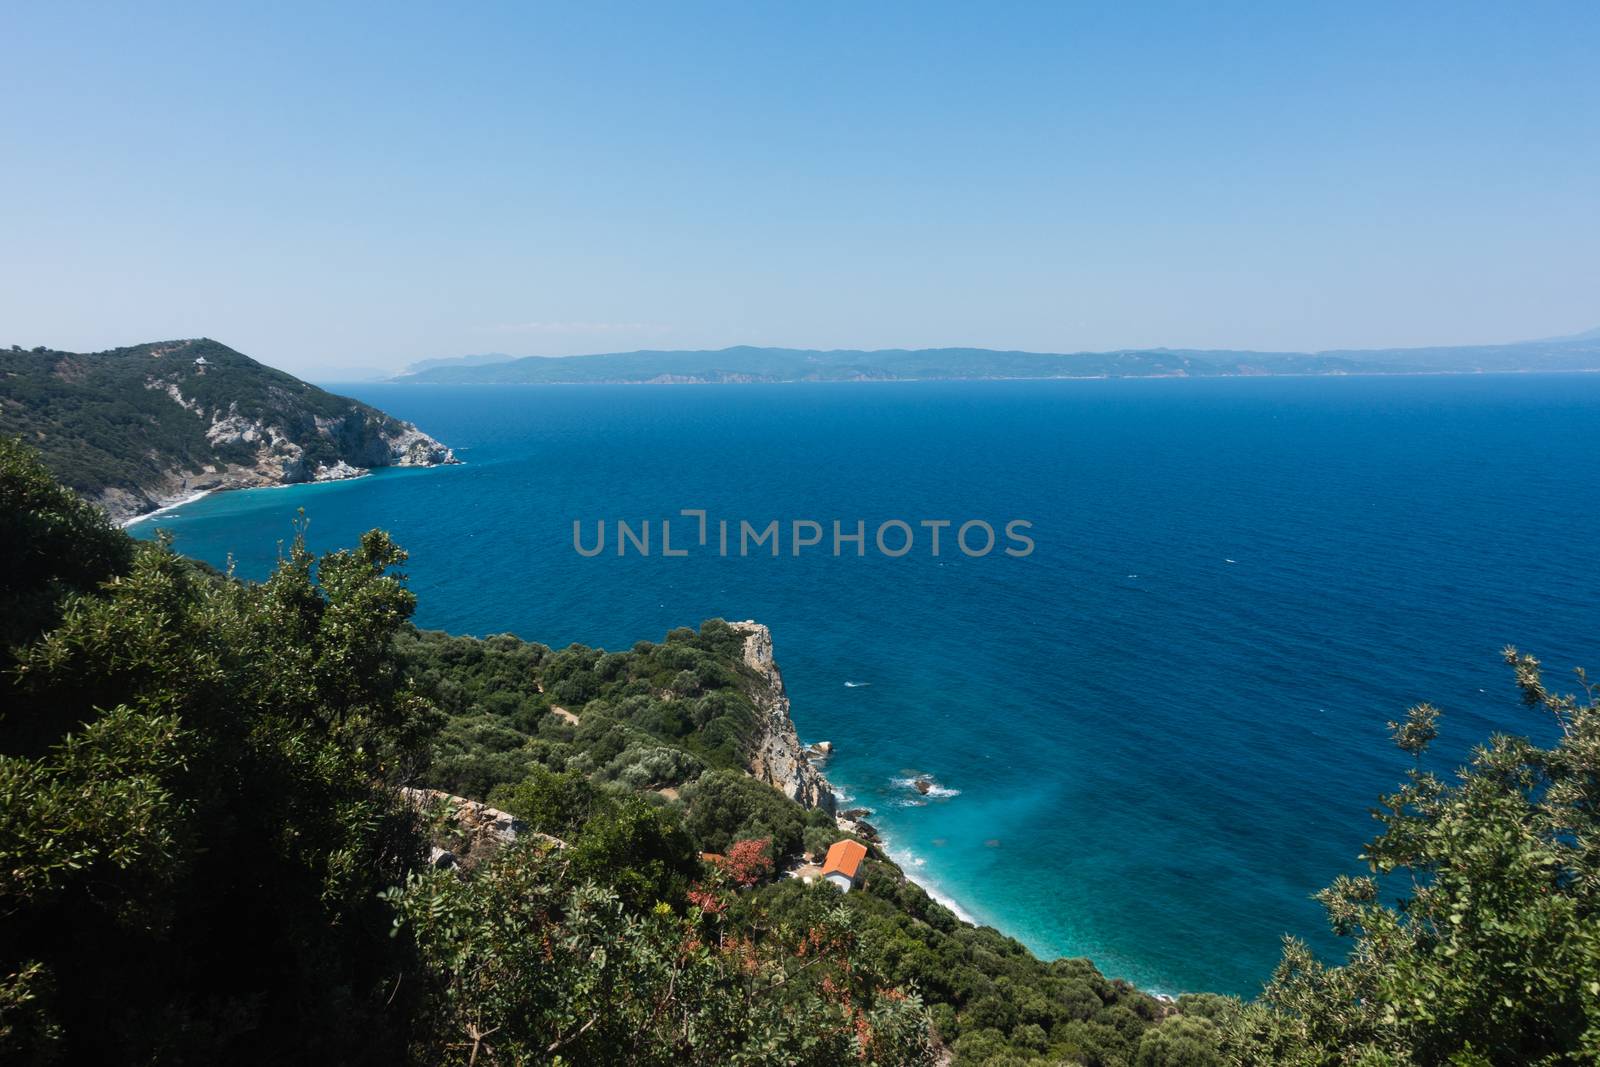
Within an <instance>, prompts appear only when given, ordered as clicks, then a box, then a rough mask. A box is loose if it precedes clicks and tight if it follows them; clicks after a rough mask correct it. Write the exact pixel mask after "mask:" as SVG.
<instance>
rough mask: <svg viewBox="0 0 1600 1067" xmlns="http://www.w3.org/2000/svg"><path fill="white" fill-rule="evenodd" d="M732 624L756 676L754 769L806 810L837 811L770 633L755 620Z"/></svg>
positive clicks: (752, 694)
mask: <svg viewBox="0 0 1600 1067" xmlns="http://www.w3.org/2000/svg"><path fill="white" fill-rule="evenodd" d="M728 625H729V626H730V627H732V628H733V630H734V631H735V632H736V633H740V634H742V635H744V665H745V666H746V667H748V668H749V669H750V671H751V673H752V674H753V676H754V679H753V684H752V685H751V687H750V700H751V702H752V703H753V704H755V707H756V715H757V720H758V721H757V725H756V738H755V743H754V744H753V746H752V748H751V754H750V768H749V769H750V773H751V774H752V775H754V776H755V777H756V778H758V779H760V780H761V781H763V782H766V783H767V784H769V785H771V786H773V787H774V788H776V789H777V790H778V791H779V792H781V793H783V795H784V796H786V797H789V798H790V799H791V800H794V801H797V802H799V803H800V804H801V805H803V806H805V807H807V808H821V809H822V810H823V811H826V812H827V813H828V814H830V815H831V814H833V813H834V810H835V808H836V806H837V801H836V799H835V797H834V794H833V787H832V786H830V785H829V784H828V780H827V779H826V778H824V777H823V776H822V772H820V771H818V770H817V769H816V767H814V766H812V764H811V761H810V759H809V758H807V756H806V752H805V748H804V747H803V746H802V745H801V744H800V735H799V734H798V733H797V732H796V731H795V728H794V720H793V719H792V718H790V716H789V694H788V692H787V690H785V689H784V685H783V674H782V673H781V672H780V671H779V670H778V665H777V663H776V662H774V660H773V658H772V631H771V630H769V629H767V628H766V627H765V626H763V625H762V624H761V623H759V622H755V621H753V620H747V621H745V622H733V623H729V624H728ZM830 748H831V746H830Z"/></svg>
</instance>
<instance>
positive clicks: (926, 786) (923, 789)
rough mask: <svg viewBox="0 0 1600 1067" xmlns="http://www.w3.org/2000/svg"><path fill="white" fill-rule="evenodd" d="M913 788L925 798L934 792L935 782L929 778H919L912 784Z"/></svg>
mask: <svg viewBox="0 0 1600 1067" xmlns="http://www.w3.org/2000/svg"><path fill="white" fill-rule="evenodd" d="M911 788H913V789H915V790H916V791H917V792H919V793H921V794H922V795H923V796H927V795H928V794H929V793H930V792H932V790H933V781H932V780H931V779H928V778H918V779H917V780H916V781H914V782H912V783H911Z"/></svg>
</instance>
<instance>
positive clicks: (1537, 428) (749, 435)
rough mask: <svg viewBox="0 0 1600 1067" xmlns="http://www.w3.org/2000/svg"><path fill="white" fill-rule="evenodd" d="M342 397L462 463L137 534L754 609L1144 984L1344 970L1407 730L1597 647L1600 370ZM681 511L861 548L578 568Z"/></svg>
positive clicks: (293, 492) (970, 854)
mask: <svg viewBox="0 0 1600 1067" xmlns="http://www.w3.org/2000/svg"><path fill="white" fill-rule="evenodd" d="M345 391H347V392H351V393H354V394H355V395H357V396H359V397H360V398H361V399H363V400H367V401H369V402H371V403H374V404H377V405H379V406H381V407H383V408H385V409H386V410H388V411H391V412H393V413H395V414H397V415H401V416H403V417H405V418H409V419H412V420H414V421H416V422H417V423H418V424H419V425H421V426H422V427H423V428H424V429H426V430H428V431H429V432H430V433H433V434H434V435H435V436H437V437H439V438H441V439H442V440H444V441H446V442H448V443H449V444H451V445H453V446H455V447H456V448H457V449H458V451H459V452H460V454H461V455H462V457H463V458H464V459H465V460H466V463H465V464H464V465H462V466H459V467H453V468H444V469H435V470H422V471H388V472H381V473H379V474H377V475H374V476H372V477H370V478H365V479H361V480H358V481H353V482H347V483H337V484H331V485H318V486H302V487H293V488H289V489H276V490H258V491H250V492H238V493H226V494H219V495H216V496H213V497H208V498H206V499H204V500H202V501H199V502H197V503H194V504H191V505H187V506H184V507H182V508H179V509H177V510H176V511H174V512H171V513H168V514H165V515H163V516H161V517H160V518H159V519H157V520H154V521H152V522H146V523H142V524H140V525H139V526H137V527H136V528H135V530H136V532H139V533H141V534H144V535H146V536H148V535H149V534H151V533H152V532H153V531H154V529H156V528H157V527H158V526H159V527H164V528H166V529H169V530H171V531H172V532H173V533H174V534H175V535H176V537H177V545H178V547H179V549H180V550H182V551H185V552H188V553H190V554H192V555H195V556H198V557H200V558H203V559H206V560H209V561H211V562H214V563H218V564H222V563H224V562H226V560H227V559H228V557H229V556H230V554H231V555H232V556H233V557H234V559H235V560H236V562H237V565H238V569H239V572H240V573H241V574H243V575H245V576H249V577H259V576H261V575H262V574H264V573H265V572H266V571H267V569H268V568H269V567H270V566H271V563H272V561H273V559H274V557H275V555H276V552H277V546H278V543H279V542H280V541H282V540H283V539H285V538H287V537H289V536H290V535H291V527H290V523H291V521H292V519H293V516H294V513H295V510H296V509H297V508H302V507H303V508H305V510H306V512H307V514H308V515H309V516H310V518H311V540H312V542H313V544H314V546H316V547H319V548H327V547H333V546H337V545H343V544H348V543H350V542H351V541H352V540H353V539H354V538H355V537H356V536H357V535H358V534H359V532H360V531H362V530H364V529H367V528H369V527H372V526H382V527H385V528H387V529H389V530H391V531H392V532H393V533H394V535H395V536H396V538H397V539H398V540H399V541H400V542H401V543H402V544H403V545H405V546H406V547H407V548H408V549H409V550H410V551H411V553H412V560H411V565H410V574H411V578H412V584H413V587H414V588H415V589H416V591H417V592H418V594H419V597H420V607H419V611H418V622H419V623H420V624H422V625H424V626H429V627H437V628H442V629H446V630H451V631H455V632H465V633H475V634H486V633H492V632H496V631H511V632H514V633H517V634H520V635H521V636H523V637H526V638H530V639H534V640H539V641H543V642H545V643H547V644H551V645H561V644H565V643H567V642H570V641H582V642H585V643H589V644H598V645H603V646H607V647H612V648H620V647H626V646H627V645H630V644H632V643H633V642H634V641H635V640H638V639H640V638H647V637H648V638H658V637H659V636H660V635H661V634H662V633H664V632H665V631H666V630H668V629H670V628H672V627H674V626H678V625H683V624H695V623H698V622H699V621H700V620H701V619H703V618H706V617H709V616H723V617H726V618H730V619H735V618H738V619H742V618H757V619H760V620H762V621H764V622H766V623H768V624H769V625H770V626H771V627H772V629H773V633H774V637H775V641H776V651H777V656H778V660H779V662H780V664H781V665H782V667H783V669H784V674H785V677H786V679H787V681H788V684H789V688H790V692H791V696H792V698H793V702H794V715H795V719H796V721H797V723H798V725H799V728H800V730H801V733H802V736H803V737H805V738H807V739H811V740H815V739H821V738H827V739H830V740H832V741H834V742H835V744H836V745H837V746H838V754H837V755H836V756H835V758H834V760H833V763H832V765H831V766H830V767H829V768H828V771H829V775H830V777H831V778H832V779H833V780H834V781H835V783H836V784H838V785H840V786H841V787H842V788H843V789H845V790H846V791H847V792H849V793H850V794H852V795H853V796H854V801H853V803H855V804H860V805H864V806H867V807H871V808H872V809H873V810H874V815H873V817H872V818H873V821H874V822H875V823H877V824H878V825H879V826H880V827H881V828H882V829H883V830H884V831H885V833H886V834H887V836H888V838H889V840H890V842H891V845H892V847H893V848H894V850H895V851H896V853H897V854H898V855H899V856H900V857H901V858H902V860H903V861H904V862H905V863H906V864H907V866H908V869H910V870H912V871H913V872H914V873H915V874H916V875H917V876H918V877H919V878H920V879H922V880H923V881H924V882H925V883H926V884H928V885H930V887H932V888H933V889H934V890H935V891H937V892H938V893H940V894H942V895H944V896H945V897H947V898H949V899H951V900H953V901H954V902H955V903H956V904H958V905H959V906H960V907H961V908H962V909H963V910H964V911H966V912H967V913H969V914H970V915H972V916H973V917H975V918H976V919H978V920H979V921H983V922H988V923H992V924H994V925H996V926H999V927H1000V928H1001V929H1003V930H1005V931H1006V932H1008V933H1011V934H1014V935H1015V936H1017V937H1020V938H1021V939H1023V940H1024V941H1025V942H1027V943H1028V944H1029V945H1030V947H1032V948H1033V949H1035V950H1036V951H1038V952H1041V953H1043V954H1046V955H1054V954H1071V955H1087V956H1089V957H1091V958H1092V959H1094V960H1095V962H1096V963H1098V964H1099V965H1100V966H1101V967H1103V968H1104V969H1106V970H1107V971H1108V972H1110V973H1112V974H1117V975H1122V976H1125V977H1128V978H1130V979H1133V980H1135V981H1137V982H1140V983H1141V984H1144V985H1146V986H1149V987H1151V988H1155V989H1159V990H1166V991H1173V992H1176V991H1183V990H1197V989H1214V990H1222V991H1228V992H1238V993H1250V992H1253V991H1254V990H1255V989H1256V988H1257V987H1258V986H1259V984H1260V982H1261V981H1262V979H1264V978H1265V977H1266V975H1267V973H1268V971H1269V970H1270V969H1271V967H1272V964H1273V963H1274V962H1275V960H1276V958H1277V954H1278V943H1279V939H1280V937H1281V935H1282V934H1284V933H1286V932H1293V933H1296V934H1299V935H1301V936H1304V937H1307V938H1308V939H1310V940H1311V941H1312V943H1313V945H1314V946H1315V947H1317V948H1318V949H1319V950H1320V951H1323V952H1325V953H1329V954H1333V953H1336V952H1338V950H1339V944H1338V942H1337V941H1336V940H1335V939H1334V938H1332V937H1331V936H1330V935H1328V934H1326V933H1325V932H1324V931H1325V924H1324V922H1323V919H1322V916H1321V912H1320V909H1319V908H1318V907H1317V905H1316V904H1315V903H1314V902H1312V901H1311V900H1310V899H1309V897H1310V894H1311V893H1312V892H1314V891H1315V890H1316V889H1318V888H1320V887H1321V886H1323V885H1324V884H1326V883H1327V882H1328V881H1329V880H1330V879H1331V878H1332V877H1333V876H1334V875H1336V874H1339V873H1341V872H1347V871H1353V870H1355V869H1357V867H1358V862H1357V860H1356V856H1357V854H1358V852H1359V850H1360V846H1361V844H1362V842H1363V841H1364V840H1365V838H1366V837H1367V835H1368V834H1369V833H1370V829H1371V827H1372V823H1371V820H1370V818H1369V816H1368V814H1367V811H1368V808H1369V807H1370V806H1371V805H1372V803H1373V802H1374V800H1375V798H1376V796H1377V794H1378V793H1379V792H1380V791H1381V790H1383V789H1386V788H1389V787H1391V786H1392V785H1393V784H1394V783H1395V782H1397V781H1398V780H1399V779H1400V777H1401V776H1402V774H1403V773H1404V770H1405V767H1406V762H1405V760H1404V759H1403V758H1402V756H1401V755H1400V753H1398V752H1397V751H1395V750H1394V749H1392V748H1391V747H1390V746H1389V745H1388V744H1387V742H1386V733H1385V728H1384V723H1385V721H1386V720H1387V719H1390V718H1395V717H1397V716H1398V715H1399V714H1400V713H1401V712H1402V711H1403V710H1404V708H1405V707H1406V706H1407V705H1408V704H1410V703H1413V702H1415V701H1417V700H1421V699H1429V700H1432V701H1434V702H1435V703H1437V704H1439V705H1441V706H1442V707H1443V708H1444V709H1445V718H1444V720H1443V729H1444V733H1445V736H1444V739H1443V741H1442V743H1441V744H1440V745H1439V746H1438V752H1437V754H1436V757H1435V759H1436V761H1437V762H1439V763H1441V764H1446V763H1449V762H1451V761H1455V760H1459V759H1460V758H1461V757H1462V755H1463V754H1464V753H1465V751H1466V748H1467V745H1468V744H1469V743H1470V742H1473V741H1477V740H1479V739H1482V738H1483V737H1485V736H1486V735H1487V733H1488V732H1489V731H1490V730H1492V729H1497V728H1499V729H1511V730H1516V731H1519V732H1530V731H1531V732H1533V733H1536V734H1537V733H1538V732H1539V731H1540V730H1541V729H1542V726H1541V724H1540V723H1539V722H1538V721H1537V720H1536V719H1532V718H1530V717H1529V716H1528V713H1526V712H1524V711H1523V710H1522V709H1521V708H1520V706H1519V705H1518V704H1517V702H1516V699H1515V694H1514V692H1513V691H1512V689H1511V687H1510V684H1509V680H1508V677H1507V675H1506V672H1505V671H1504V669H1503V668H1502V667H1501V666H1500V665H1499V663H1498V660H1497V652H1498V650H1499V649H1500V648H1501V646H1503V645H1504V644H1506V643H1508V642H1515V643H1517V644H1518V645H1520V646H1522V647H1524V648H1526V649H1528V650H1530V651H1533V652H1535V653H1536V654H1538V655H1540V656H1541V657H1542V658H1543V659H1544V660H1545V662H1546V664H1547V665H1549V666H1550V667H1551V668H1553V669H1565V668H1568V667H1571V666H1574V665H1577V664H1582V663H1587V664H1589V665H1590V666H1592V667H1600V641H1597V637H1600V625H1597V624H1600V596H1597V593H1596V587H1595V582H1596V575H1597V574H1600V539H1596V538H1594V537H1593V536H1592V519H1589V518H1587V517H1586V514H1587V509H1588V508H1589V507H1590V506H1591V505H1592V502H1593V500H1594V499H1596V495H1597V492H1600V448H1597V447H1596V446H1595V444H1594V439H1593V433H1594V430H1593V428H1594V426H1595V425H1596V424H1597V421H1600V420H1597V416H1600V376H1548V377H1518V376H1481V377H1419V378H1319V379H1231V380H1213V381H1183V380H1145V381H1082V382H978V383H904V384H871V385H788V386H720V387H718V386H711V387H694V386H685V387H671V388H666V387H662V388H652V387H633V388H630V387H593V388H585V387H549V388H538V387H525V388H512V389H503V388H492V387H473V388H450V387H419V386H411V387H407V386H367V385H362V386H350V387H346V389H345ZM680 508H705V509H707V510H708V512H709V513H710V516H711V518H712V520H713V521H715V519H717V518H718V517H726V518H731V519H735V520H737V519H740V518H745V519H749V520H751V521H752V522H755V523H756V524H757V525H763V524H764V523H765V522H766V521H767V520H770V519H779V520H782V521H785V522H787V521H788V520H792V519H816V520H819V521H822V522H824V523H831V520H833V519H835V518H839V519H843V520H846V523H847V529H848V528H849V527H850V526H853V524H854V521H855V520H856V519H858V518H859V519H862V520H864V521H866V522H867V523H868V530H869V555H868V556H867V557H866V558H862V559H858V558H855V557H853V556H850V555H846V556H844V557H842V558H833V557H832V556H831V555H829V554H827V550H826V548H824V549H822V550H818V549H812V550H809V551H808V552H807V554H805V555H802V556H801V557H800V558H793V557H791V556H788V555H787V543H786V545H785V552H786V554H785V555H784V556H783V557H782V558H779V559H772V558H770V557H768V556H765V555H759V556H752V557H748V558H743V559H741V558H737V557H734V558H726V559H724V558H718V557H717V556H716V555H715V554H708V553H707V552H705V551H704V550H700V549H698V547H697V546H691V547H694V548H695V551H692V552H691V554H690V555H689V556H688V557H684V558H670V559H668V558H661V557H660V555H659V549H660V544H659V527H657V533H656V538H657V539H656V540H655V541H654V542H653V544H652V547H653V549H654V550H655V552H656V554H654V555H652V557H651V558H647V559H645V558H639V557H638V556H636V555H629V556H627V557H625V558H620V559H619V558H618V557H617V556H616V555H615V554H614V546H608V547H610V548H611V549H612V550H611V551H608V552H607V553H605V554H603V555H601V556H598V557H595V558H592V559H586V558H582V557H580V556H579V555H578V554H577V553H575V552H574V551H573V548H572V528H571V524H572V522H573V520H574V519H579V520H584V521H585V522H586V523H587V524H588V526H587V527H586V530H589V531H592V529H593V523H594V522H595V520H598V519H605V520H607V522H608V526H609V525H610V524H611V523H613V522H614V521H615V520H616V519H618V518H624V519H629V520H632V521H633V522H634V523H635V524H637V523H638V522H639V521H641V520H644V519H652V520H656V521H659V520H660V519H662V518H665V517H672V516H676V515H677V513H678V511H679V509H680ZM894 518H900V519H904V520H906V521H908V522H911V523H913V524H915V523H916V522H917V521H918V520H921V519H940V518H950V519H954V520H956V521H958V522H959V521H961V520H963V519H967V518H983V519H986V520H988V521H990V522H992V523H994V524H995V525H996V526H999V525H1000V524H1002V523H1003V522H1004V521H1006V520H1008V519H1012V518H1022V519H1027V520H1030V521H1031V522H1032V523H1033V524H1034V525H1033V528H1032V530H1031V531H1029V532H1030V533H1031V535H1032V537H1033V538H1034V540H1035V542H1036V545H1037V547H1036V549H1035V551H1034V552H1033V554H1032V555H1030V556H1028V557H1026V558H1021V559H1017V558H1011V557H1007V556H1004V555H1002V554H1000V553H999V552H998V551H997V552H995V553H994V554H992V555H990V556H986V557H983V558H978V559H972V558H966V557H964V556H962V555H960V554H959V553H958V552H953V551H952V550H951V548H950V546H949V543H948V540H947V541H946V547H945V552H944V554H943V555H941V556H940V557H938V558H935V557H932V556H930V555H929V554H928V553H927V551H926V548H925V542H924V546H919V548H917V549H915V550H914V551H913V552H912V553H910V554H909V555H907V556H905V557H904V558H900V559H889V558H885V557H883V556H881V555H879V554H877V553H876V552H875V551H872V550H871V549H870V531H871V529H872V528H873V527H875V526H876V525H877V524H878V523H879V522H882V521H884V520H887V519H894ZM714 529H715V528H714V527H713V531H714ZM735 529H737V528H735ZM690 532H691V527H690V525H689V520H685V519H682V518H679V519H678V522H677V524H675V527H674V531H673V539H674V544H675V545H683V544H685V543H686V542H687V541H688V540H690V538H689V537H688V536H687V535H688V534H690ZM586 536H592V535H591V534H586ZM948 537H949V534H948V532H947V533H946V538H948ZM712 540H713V545H714V543H715V534H714V532H713V537H712ZM736 543H737V542H736V541H735V544H736ZM735 551H737V549H735ZM848 551H850V549H849V548H848V546H847V552H848ZM847 681H850V682H856V683H867V684H862V685H857V686H854V687H849V686H846V685H845V682H847ZM916 773H921V774H929V775H932V776H933V777H934V778H935V779H936V780H937V781H938V783H939V784H940V786H941V790H940V792H941V793H947V794H948V795H943V796H934V797H930V798H927V799H926V800H924V799H923V798H921V797H919V796H918V795H917V794H916V793H914V792H913V791H911V790H910V789H909V788H908V787H907V786H906V785H905V784H904V780H905V779H907V778H909V777H910V776H911V775H912V774H916Z"/></svg>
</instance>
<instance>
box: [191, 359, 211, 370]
mask: <svg viewBox="0 0 1600 1067" xmlns="http://www.w3.org/2000/svg"><path fill="white" fill-rule="evenodd" d="M209 366H211V364H209V363H207V362H206V357H205V356H200V357H199V358H198V359H196V360H195V361H194V370H195V373H196V374H204V373H205V372H206V368H207V367H209Z"/></svg>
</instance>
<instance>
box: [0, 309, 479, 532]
mask: <svg viewBox="0 0 1600 1067" xmlns="http://www.w3.org/2000/svg"><path fill="white" fill-rule="evenodd" d="M0 433H6V434H14V435H17V436H19V437H21V438H22V439H23V440H24V441H26V442H27V443H28V444H30V445H32V446H33V447H34V448H37V449H38V450H39V452H40V453H41V455H42V457H43V459H44V461H45V463H46V465H48V466H49V467H50V468H51V469H52V471H53V472H54V473H55V474H56V476H57V477H58V478H60V479H61V480H62V481H63V482H65V483H66V484H67V485H69V486H71V487H72V488H73V489H75V490H77V491H78V492H79V493H81V494H82V495H83V496H85V497H87V498H88V499H90V500H92V501H94V502H95V503H98V504H100V505H101V506H103V507H104V508H105V509H106V510H107V511H108V512H110V513H111V515H112V517H113V518H116V519H118V520H125V519H128V518H131V517H133V516H136V515H140V514H143V513H144V512H147V511H151V510H153V509H155V508H157V507H160V506H162V505H165V504H169V503H173V502H174V501H177V500H181V499H184V498H186V497H189V496H193V495H195V494H196V493H200V492H204V491H210V490H216V489H237V488H246V487H250V486H263V485H290V484H294V483H297V482H310V481H328V480H334V479H339V478H352V477H357V476H359V475H362V474H365V473H366V472H367V471H368V470H370V469H372V468H374V467H408V466H433V465H436V464H441V463H454V462H455V455H454V453H452V452H451V450H450V449H449V448H447V447H445V446H444V445H442V444H440V443H439V442H438V441H436V440H434V439H433V438H432V437H429V436H428V435H427V434H425V433H423V432H422V431H421V430H419V429H417V427H415V426H413V425H412V424H410V423H408V422H403V421H401V420H400V419H396V418H394V417H393V416H390V415H387V414H385V413H384V412H382V411H379V410H378V409H376V408H373V407H370V406H368V405H366V404H363V403H360V402H359V401H356V400H352V399H350V398H348V397H342V396H336V395H334V394H332V393H329V392H326V391H325V390H322V389H319V388H317V387H316V386H314V385H310V384H309V383H307V382H303V381H301V380H299V379H298V378H295V377H293V376H292V375H289V374H285V373H283V372H282V371H278V370H274V369H273V368H271V367H268V366H265V365H263V364H261V363H258V362H257V361H255V360H253V359H251V358H250V357H248V356H245V355H243V354H241V353H239V352H235V351H234V350H233V349H231V348H228V347H227V346H226V345H222V344H218V343H217V342H215V341H210V340H205V339H200V340H190V341H165V342H159V343H155V344H145V345H136V346H134V347H132V348H119V349H113V350H111V351H108V352H95V353H88V354H85V353H77V352H61V351H55V350H51V349H44V348H39V349H34V350H32V351H29V352H22V351H18V350H12V351H8V352H0Z"/></svg>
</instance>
